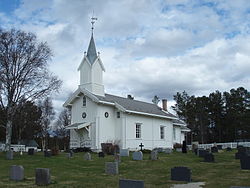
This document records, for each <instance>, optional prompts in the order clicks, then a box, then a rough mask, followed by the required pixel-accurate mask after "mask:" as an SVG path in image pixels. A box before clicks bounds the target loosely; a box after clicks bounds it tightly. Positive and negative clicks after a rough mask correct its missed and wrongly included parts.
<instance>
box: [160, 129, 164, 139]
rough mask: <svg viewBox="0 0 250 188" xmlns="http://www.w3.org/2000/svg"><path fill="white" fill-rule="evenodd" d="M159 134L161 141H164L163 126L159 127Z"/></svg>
mask: <svg viewBox="0 0 250 188" xmlns="http://www.w3.org/2000/svg"><path fill="white" fill-rule="evenodd" d="M160 134H161V139H164V138H165V132H164V126H161V127H160Z"/></svg>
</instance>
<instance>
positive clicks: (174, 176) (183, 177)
mask: <svg viewBox="0 0 250 188" xmlns="http://www.w3.org/2000/svg"><path fill="white" fill-rule="evenodd" d="M191 174H192V172H191V169H189V168H187V167H174V168H171V180H174V181H187V182H191Z"/></svg>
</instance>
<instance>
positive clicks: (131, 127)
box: [63, 22, 189, 151]
mask: <svg viewBox="0 0 250 188" xmlns="http://www.w3.org/2000/svg"><path fill="white" fill-rule="evenodd" d="M92 24H93V22H92ZM78 71H79V72H80V85H79V86H78V88H77V90H76V91H75V92H74V93H73V94H72V95H71V96H70V97H69V99H68V100H67V101H66V102H65V103H64V105H63V106H64V107H67V108H69V109H70V111H71V125H69V126H67V127H66V128H67V129H70V148H72V149H73V148H81V147H90V148H91V149H92V150H93V151H99V150H101V143H110V142H113V143H118V144H119V146H120V148H122V149H127V148H128V149H130V150H137V149H139V145H140V144H141V143H142V144H143V145H144V148H145V149H153V148H156V147H163V148H172V147H173V145H174V144H175V143H182V141H183V140H184V139H185V133H186V132H188V131H189V129H188V128H187V127H186V125H185V123H184V122H182V121H180V120H178V118H177V117H176V116H174V115H173V114H171V113H169V112H168V111H167V100H164V99H163V100H162V107H159V106H157V105H156V104H154V103H147V102H143V101H138V100H135V99H133V97H131V95H128V97H120V96H115V95H112V94H107V93H105V90H104V85H103V72H104V71H105V68H104V64H103V63H102V61H101V59H100V54H97V52H96V46H95V42H94V37H93V27H92V35H91V39H90V43H89V46H88V50H87V53H85V54H84V57H83V60H82V61H81V63H80V65H79V67H78ZM114 87H115V86H114Z"/></svg>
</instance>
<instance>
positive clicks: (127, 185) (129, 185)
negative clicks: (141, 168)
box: [119, 179, 144, 188]
mask: <svg viewBox="0 0 250 188" xmlns="http://www.w3.org/2000/svg"><path fill="white" fill-rule="evenodd" d="M119 188H144V181H141V180H125V179H120V180H119Z"/></svg>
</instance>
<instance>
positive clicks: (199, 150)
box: [198, 149, 209, 157]
mask: <svg viewBox="0 0 250 188" xmlns="http://www.w3.org/2000/svg"><path fill="white" fill-rule="evenodd" d="M208 153H209V152H208V151H207V150H204V149H198V156H199V157H204V156H205V155H206V154H208Z"/></svg>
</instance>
